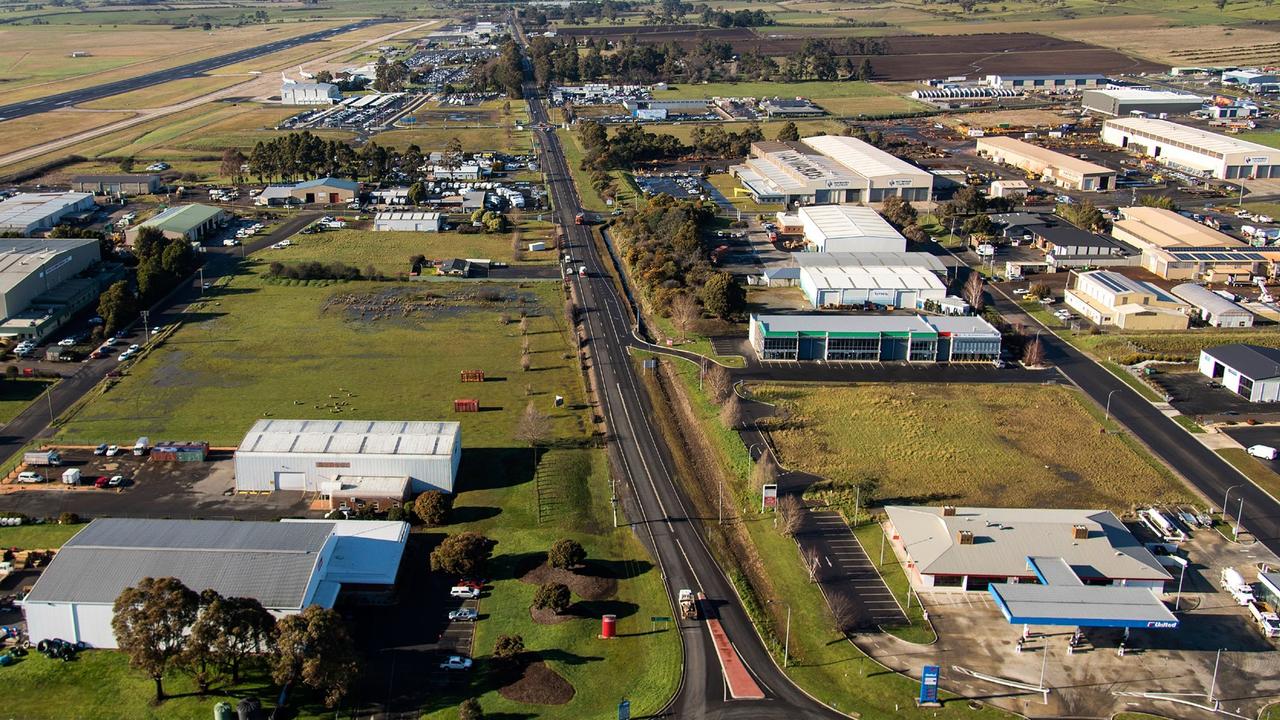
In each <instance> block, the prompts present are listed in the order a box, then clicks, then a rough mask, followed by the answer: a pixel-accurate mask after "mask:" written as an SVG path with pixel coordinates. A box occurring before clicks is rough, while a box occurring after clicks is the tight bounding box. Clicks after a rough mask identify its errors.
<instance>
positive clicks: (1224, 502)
mask: <svg viewBox="0 0 1280 720" xmlns="http://www.w3.org/2000/svg"><path fill="white" fill-rule="evenodd" d="M1238 487H1244V485H1243V483H1242V484H1240V485H1232V486H1231V487H1229V488H1227V492H1226V493H1225V494H1224V495H1223V496H1222V519H1223V520H1224V521H1225V520H1226V519H1227V498H1229V497H1231V491H1232V490H1235V489H1236V488H1238Z"/></svg>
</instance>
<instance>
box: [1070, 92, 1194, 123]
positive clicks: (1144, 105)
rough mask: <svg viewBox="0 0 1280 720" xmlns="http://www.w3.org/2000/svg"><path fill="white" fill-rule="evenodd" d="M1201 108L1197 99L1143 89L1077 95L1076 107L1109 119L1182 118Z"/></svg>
mask: <svg viewBox="0 0 1280 720" xmlns="http://www.w3.org/2000/svg"><path fill="white" fill-rule="evenodd" d="M1203 104H1204V98H1201V97H1200V96H1198V95H1188V94H1187V93H1180V92H1172V91H1169V90H1148V89H1144V88H1106V89H1101V90H1085V91H1084V92H1083V93H1082V94H1081V95H1080V106H1081V107H1083V108H1084V109H1085V110H1092V111H1093V112H1096V113H1101V114H1103V115H1111V116H1113V117H1123V116H1125V115H1132V114H1134V113H1146V114H1148V115H1169V114H1173V115H1186V114H1188V113H1192V112H1195V111H1196V110H1199V109H1200V107H1201V106H1202V105H1203Z"/></svg>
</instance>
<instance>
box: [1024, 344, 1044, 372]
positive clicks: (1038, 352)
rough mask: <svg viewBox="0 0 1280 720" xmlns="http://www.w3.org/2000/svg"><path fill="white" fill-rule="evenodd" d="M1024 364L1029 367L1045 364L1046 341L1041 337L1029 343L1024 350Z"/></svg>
mask: <svg viewBox="0 0 1280 720" xmlns="http://www.w3.org/2000/svg"><path fill="white" fill-rule="evenodd" d="M1022 364H1023V365H1025V366H1027V367H1029V368H1033V367H1040V366H1042V365H1044V343H1043V342H1041V341H1040V338H1035V339H1033V340H1032V341H1031V342H1029V343H1027V347H1026V349H1024V350H1023V351H1022Z"/></svg>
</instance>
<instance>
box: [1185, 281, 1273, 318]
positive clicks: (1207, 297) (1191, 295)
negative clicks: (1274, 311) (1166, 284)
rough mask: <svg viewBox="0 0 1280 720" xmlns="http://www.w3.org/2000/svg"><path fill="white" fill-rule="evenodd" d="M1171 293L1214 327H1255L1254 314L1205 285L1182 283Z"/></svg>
mask: <svg viewBox="0 0 1280 720" xmlns="http://www.w3.org/2000/svg"><path fill="white" fill-rule="evenodd" d="M1169 292H1171V293H1173V294H1174V296H1175V297H1177V298H1178V299H1180V300H1185V301H1186V302H1187V303H1189V304H1190V305H1191V307H1193V308H1195V310H1196V312H1198V313H1199V314H1200V319H1201V320H1204V321H1205V322H1206V323H1208V324H1209V325H1212V326H1213V327H1233V328H1243V327H1253V313H1251V312H1249V311H1248V310H1245V309H1244V308H1242V307H1240V306H1239V305H1237V304H1235V303H1233V302H1231V301H1230V300H1228V299H1226V298H1224V297H1222V296H1221V295H1219V294H1217V293H1215V292H1213V291H1212V290H1210V289H1208V288H1206V287H1205V286H1203V285H1196V284H1195V283H1182V284H1181V285H1174V286H1173V287H1172V288H1171V289H1170V290H1169Z"/></svg>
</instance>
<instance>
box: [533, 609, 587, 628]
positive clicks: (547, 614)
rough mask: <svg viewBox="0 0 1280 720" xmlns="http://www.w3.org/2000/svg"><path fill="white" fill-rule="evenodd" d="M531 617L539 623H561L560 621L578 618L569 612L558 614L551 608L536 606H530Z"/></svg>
mask: <svg viewBox="0 0 1280 720" xmlns="http://www.w3.org/2000/svg"><path fill="white" fill-rule="evenodd" d="M529 619H531V620H533V621H534V622H536V623H538V624H539V625H559V624H560V623H564V622H569V621H570V620H577V618H576V617H574V616H573V615H570V614H568V613H566V614H564V615H557V614H556V612H555V611H554V610H552V609H551V608H536V607H531V608H529Z"/></svg>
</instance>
